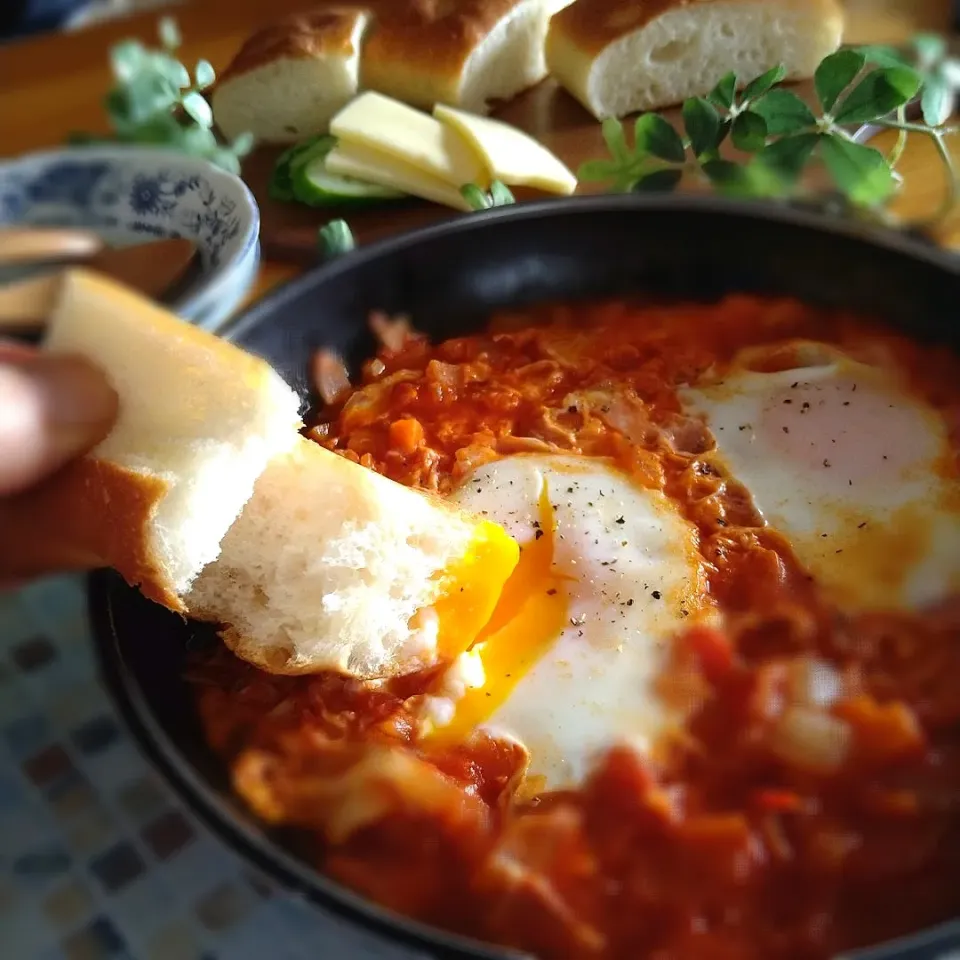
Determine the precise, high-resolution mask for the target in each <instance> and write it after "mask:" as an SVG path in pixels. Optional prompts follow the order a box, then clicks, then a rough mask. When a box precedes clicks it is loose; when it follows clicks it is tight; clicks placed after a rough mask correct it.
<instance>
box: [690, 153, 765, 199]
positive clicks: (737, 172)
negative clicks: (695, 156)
mask: <svg viewBox="0 0 960 960" xmlns="http://www.w3.org/2000/svg"><path fill="white" fill-rule="evenodd" d="M702 169H703V172H704V173H705V174H706V175H707V177H708V178H709V180H710V183H711V184H713V186H714V189H716V190H718V191H719V192H720V193H724V194H727V195H728V196H734V197H768V196H776V194H778V193H780V192H781V185H780V183H779V181H778V180H777V179H776V177H774V176H773V174H771V173H770V172H769V171H768V170H765V169H763V168H762V167H755V166H754V165H753V164H750V165H749V166H744V165H742V164H739V163H734V162H733V161H732V160H710V161H708V162H707V163H705V164H703V168H702Z"/></svg>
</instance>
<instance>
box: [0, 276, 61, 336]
mask: <svg viewBox="0 0 960 960" xmlns="http://www.w3.org/2000/svg"><path fill="white" fill-rule="evenodd" d="M59 283H60V274H59V273H45V274H43V276H40V277H30V278H29V279H27V280H18V281H17V282H16V283H7V284H4V285H3V286H2V287H0V333H3V332H5V331H6V332H10V331H17V332H18V333H19V332H21V331H24V332H25V331H28V330H38V329H40V328H41V327H42V326H44V324H45V322H46V319H47V317H48V316H50V312H51V311H52V310H53V308H54V305H55V304H56V300H57V291H58V289H59Z"/></svg>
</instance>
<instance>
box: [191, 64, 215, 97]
mask: <svg viewBox="0 0 960 960" xmlns="http://www.w3.org/2000/svg"><path fill="white" fill-rule="evenodd" d="M193 77H194V79H195V80H196V83H197V88H198V89H200V90H204V89H205V88H206V87H209V86H210V84H211V83H213V81H214V80H216V79H217V74H216V71H215V70H214V69H213V64H212V63H210V61H209V60H198V61H197V65H196V67H194V70H193Z"/></svg>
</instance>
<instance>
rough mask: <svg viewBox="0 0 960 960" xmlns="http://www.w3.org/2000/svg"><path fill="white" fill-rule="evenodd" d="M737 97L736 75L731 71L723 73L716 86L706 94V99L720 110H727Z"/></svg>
mask: <svg viewBox="0 0 960 960" xmlns="http://www.w3.org/2000/svg"><path fill="white" fill-rule="evenodd" d="M736 97H737V75H736V74H735V73H734V72H733V71H732V70H731V71H730V73H725V74H724V75H723V76H722V77H721V78H720V79H719V80H718V81H717V85H716V86H715V87H714V88H713V89H712V90H711V91H710V92H709V93H708V94H707V99H708V100H709V101H710V102H711V103H712V104H713V105H714V106H715V107H719V108H720V109H721V110H729V109H730V108H731V107H732V106H733V104H734V102H735V101H736Z"/></svg>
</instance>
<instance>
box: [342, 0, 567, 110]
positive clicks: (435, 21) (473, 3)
mask: <svg viewBox="0 0 960 960" xmlns="http://www.w3.org/2000/svg"><path fill="white" fill-rule="evenodd" d="M563 4H564V0H443V2H440V0H393V2H389V3H386V2H384V3H381V4H380V5H379V6H378V7H377V17H376V24H375V26H374V28H373V29H372V30H371V32H370V35H369V37H368V39H367V43H366V46H365V48H364V52H363V56H362V58H361V69H360V80H361V86H362V87H363V88H364V89H369V90H377V91H379V92H380V93H385V94H387V95H388V96H391V97H394V98H396V99H397V100H403V101H404V102H405V103H409V104H411V105H413V106H417V107H422V108H424V109H426V110H431V109H433V106H434V104H436V103H446V104H449V105H451V106H454V107H462V108H463V109H464V110H469V111H471V112H473V113H486V112H487V111H488V110H489V107H490V105H491V101H494V100H502V99H507V98H509V97H513V96H515V95H516V94H518V93H520V92H521V91H523V90H526V89H527V88H528V87H532V86H534V84H537V83H539V82H540V81H541V80H542V79H543V78H544V77H545V76H546V75H547V67H546V60H545V58H544V42H545V39H546V34H547V25H548V23H549V21H550V15H551V14H552V13H553V12H555V11H556V10H557V9H559V8H560V7H561V6H562V5H563Z"/></svg>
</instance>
